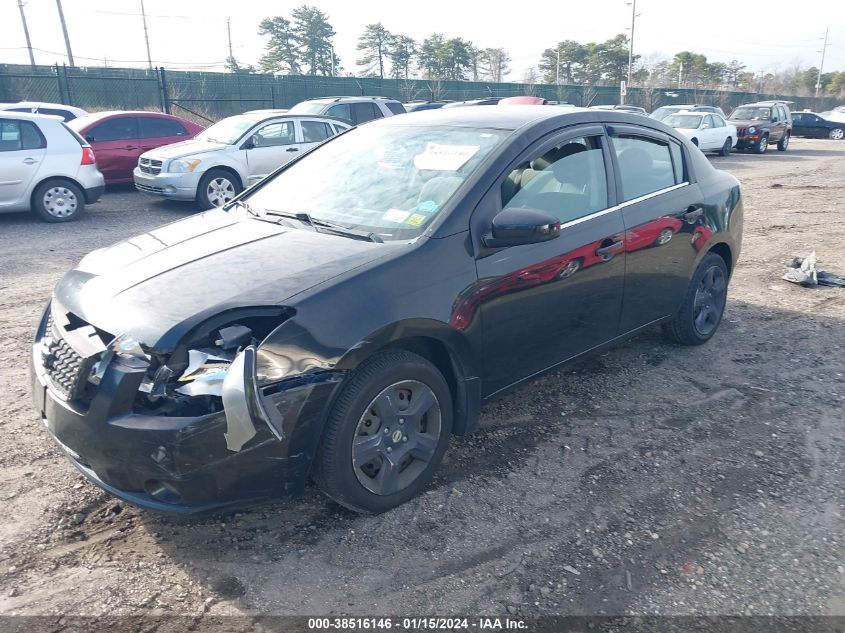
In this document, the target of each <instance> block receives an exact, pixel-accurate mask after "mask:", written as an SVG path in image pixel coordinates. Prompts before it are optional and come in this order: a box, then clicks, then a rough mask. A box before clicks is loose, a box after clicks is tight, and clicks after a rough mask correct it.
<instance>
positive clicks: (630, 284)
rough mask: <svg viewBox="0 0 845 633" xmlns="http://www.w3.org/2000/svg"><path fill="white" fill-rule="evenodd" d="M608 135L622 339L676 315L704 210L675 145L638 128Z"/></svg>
mask: <svg viewBox="0 0 845 633" xmlns="http://www.w3.org/2000/svg"><path fill="white" fill-rule="evenodd" d="M609 130H610V132H611V144H612V147H613V154H614V158H615V162H616V172H617V186H618V189H619V197H620V200H621V207H622V220H623V221H624V224H625V251H626V262H625V300H624V304H623V309H622V318H621V321H620V330H621V332H622V333H625V332H629V331H632V330H635V329H637V328H639V327H641V326H643V325H646V324H648V323H651V322H652V321H655V320H657V319H661V318H663V317H665V316H669V315H672V314H674V313H675V312H676V310H677V309H678V306H679V305H680V302H681V299H682V298H683V295H684V292H686V289H687V286H688V284H689V279H690V277H691V276H692V268H693V265H694V263H695V259H696V254H697V252H698V251H697V250H696V246H697V245H699V243H698V241H697V240H698V239H699V238H700V235H699V234H697V233H696V229H697V228H698V227H700V225H701V223H702V222H703V221H704V209H703V208H702V207H701V206H700V201H701V196H700V192H699V188H698V185H696V184H690V182H689V180H688V179H687V177H686V170H685V165H684V159H683V149H682V147H681V145H680V144H679V143H677V142H676V141H674V140H673V139H671V138H670V137H669V136H667V135H663V134H661V133H660V132H657V131H654V132H652V131H645V130H643V129H642V128H630V127H626V126H623V125H614V126H611V127H610V128H609ZM700 230H701V229H700V228H699V231H700Z"/></svg>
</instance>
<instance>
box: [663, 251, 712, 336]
mask: <svg viewBox="0 0 845 633" xmlns="http://www.w3.org/2000/svg"><path fill="white" fill-rule="evenodd" d="M727 294H728V268H727V266H726V265H725V260H724V259H722V258H721V257H720V256H719V255H717V254H716V253H708V254H707V255H705V256H704V259H702V260H701V263H700V264H699V265H698V268H696V269H695V274H694V275H693V276H692V280H691V281H690V285H689V287H688V288H687V293H686V295H685V297H684V301H683V303H682V304H681V308H680V310H678V313H677V314H676V315H675V317H674V318H673V319H672V320H671V321H668V322H667V323H664V324H663V331H664V333H665V334H666V335H667V336H668V337H669V338H670V339H671V340H673V341H675V342H676V343H680V344H681V345H701V344H702V343H706V342H707V341H709V340H710V338H711V337H712V336H713V335H714V334H715V333H716V330H717V329H719V324H720V323H721V322H722V315H723V314H724V311H725V302H726V300H727Z"/></svg>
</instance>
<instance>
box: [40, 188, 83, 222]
mask: <svg viewBox="0 0 845 633" xmlns="http://www.w3.org/2000/svg"><path fill="white" fill-rule="evenodd" d="M32 210H33V211H34V212H35V215H37V216H38V217H39V218H40V219H41V220H43V221H44V222H53V223H55V222H71V221H73V220H78V219H79V217H80V216H81V215H82V214H83V213H84V212H85V195H84V194H83V193H82V190H81V189H80V188H79V187H77V186H76V185H75V184H73V183H71V182H68V181H66V180H50V181H47V182H44V183H41V184H40V185H38V187H37V188H36V189H35V193H33V194H32Z"/></svg>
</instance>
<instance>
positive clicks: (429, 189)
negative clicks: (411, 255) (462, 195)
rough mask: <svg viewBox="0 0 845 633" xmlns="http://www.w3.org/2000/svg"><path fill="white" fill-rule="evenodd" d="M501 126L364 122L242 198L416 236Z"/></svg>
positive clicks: (383, 234)
mask: <svg viewBox="0 0 845 633" xmlns="http://www.w3.org/2000/svg"><path fill="white" fill-rule="evenodd" d="M508 134H510V132H509V131H502V130H488V129H474V128H463V127H416V126H398V125H389V126H369V125H368V126H364V127H361V128H357V129H355V130H352V131H350V132H347V133H345V134H342V135H340V136H338V137H336V138H335V139H333V140H331V141H329V142H327V143H325V144H324V145H321V146H319V147H318V148H317V149H315V150H313V151H312V152H310V153H309V154H308V155H307V156H305V157H303V158H302V159H301V160H299V161H297V162H296V163H294V164H293V165H291V166H290V167H288V168H287V169H285V170H284V171H282V172H281V173H279V174H278V175H277V176H276V177H275V178H273V179H272V180H271V181H269V182H267V183H266V184H265V185H264V186H262V187H261V188H259V189H258V190H257V191H256V192H255V193H254V194H252V195H249V196H248V197H247V200H248V203H249V205H250V206H251V207H252V208H253V209H255V210H256V211H257V212H258V213H259V214H264V215H272V214H273V212H276V213H278V214H285V215H289V214H297V213H307V214H309V215H310V216H311V218H312V219H313V220H314V222H315V223H316V222H317V221H318V220H325V221H328V222H332V223H334V224H337V225H342V226H343V227H344V228H347V229H355V230H360V231H367V232H371V233H374V234H376V235H377V236H378V237H380V238H381V239H382V240H385V241H387V240H407V239H413V238H415V237H417V236H418V235H420V234H421V233H422V232H423V231H424V230H425V229H426V227H427V226H428V225H429V224H430V223H431V221H432V220H433V219H434V218H435V217H436V216H437V214H438V213H439V212H440V210H441V209H442V208H443V206H444V205H445V204H446V202H447V201H448V200H449V199H450V198H451V197H452V195H453V194H454V193H455V191H456V190H457V189H458V187H460V186H461V185H462V184H463V183H464V181H466V179H467V178H468V177H469V176H470V174H472V173H473V172H474V171H475V170H476V169H477V168H478V165H479V164H480V163H481V161H482V160H483V159H484V158H485V157H486V156H487V155H488V154H489V153H490V152H491V151H492V150H493V149H494V148H495V147H496V146H497V145H499V144H500V143H501V142H502V140H503V139H504V138H505V137H506V136H507V135H508Z"/></svg>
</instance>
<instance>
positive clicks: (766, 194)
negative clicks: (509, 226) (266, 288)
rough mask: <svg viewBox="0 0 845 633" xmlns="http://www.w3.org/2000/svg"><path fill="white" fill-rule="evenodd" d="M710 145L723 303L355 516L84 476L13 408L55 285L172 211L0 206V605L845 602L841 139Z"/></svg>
mask: <svg viewBox="0 0 845 633" xmlns="http://www.w3.org/2000/svg"><path fill="white" fill-rule="evenodd" d="M713 161H714V163H715V164H716V165H717V166H718V167H720V168H722V169H726V170H728V171H730V172H732V173H733V174H735V175H736V176H737V177H738V178H740V180H742V182H743V186H744V195H745V201H746V202H745V204H746V207H745V208H746V229H745V240H744V248H743V252H742V258H741V262H740V264H739V266H738V268H737V270H736V274H735V276H734V279H733V282H732V285H731V291H730V301H729V303H728V309H727V313H726V316H725V321H724V323H723V325H722V328H721V329H720V331H719V333H718V334H717V335H716V337H715V338H714V339H713V340H712V341H711V342H710V343H709V344H708V345H706V346H704V347H701V348H697V349H679V348H677V347H674V346H672V345H670V344H668V343H667V342H664V340H663V339H662V338H661V336H660V333H659V331H654V332H649V333H647V334H645V335H643V336H640V337H638V338H636V339H634V340H632V341H630V342H629V343H627V344H625V345H624V346H622V347H621V348H618V349H615V350H613V351H611V352H609V353H606V354H604V355H602V356H600V357H597V358H594V359H591V360H589V361H585V362H582V363H581V364H579V365H577V366H574V367H570V368H567V369H566V370H563V371H560V372H557V373H554V374H552V375H549V376H547V377H545V378H543V379H541V380H538V381H537V382H535V383H533V384H531V385H529V386H526V387H524V388H522V389H520V390H518V391H516V392H515V393H513V394H511V395H509V396H508V397H506V398H504V399H502V400H500V401H498V402H496V403H494V404H492V405H490V406H488V407H486V408H485V409H484V411H483V420H482V427H481V430H480V432H478V433H477V434H475V435H474V436H472V437H470V438H467V439H465V440H462V441H455V442H454V443H453V445H452V447H451V449H450V451H449V453H448V454H447V458H446V462H445V464H444V466H443V468H442V470H441V473H440V474H439V476H438V477H437V479H436V481H435V483H434V484H433V485H432V486H431V487H430V489H429V490H428V492H427V493H426V494H424V495H423V496H421V497H420V498H418V499H417V500H415V501H413V502H411V503H409V504H407V505H405V506H403V507H401V508H399V509H397V510H394V511H392V512H389V513H387V514H384V515H381V516H376V517H362V516H357V515H354V514H352V513H350V512H347V511H345V510H343V509H341V508H339V507H338V506H337V505H335V504H333V503H331V502H329V501H327V500H326V499H324V498H323V497H322V496H321V495H320V494H319V493H317V492H316V491H315V490H313V489H310V490H309V491H308V492H307V494H306V495H305V496H304V497H303V498H300V499H297V500H293V501H285V502H279V503H275V504H270V505H263V506H260V507H256V508H253V509H250V510H247V511H242V512H240V513H238V514H234V515H232V514H229V515H226V516H217V517H206V518H202V519H192V520H188V521H178V522H177V521H174V520H172V519H168V518H166V517H161V516H158V515H154V514H151V513H149V512H144V511H140V510H137V509H135V508H133V507H131V506H128V505H126V504H124V503H122V502H118V501H116V500H115V499H113V498H111V497H109V496H108V495H107V494H105V493H103V492H100V491H99V489H97V488H95V487H94V486H92V485H90V484H88V483H87V482H85V481H84V480H83V479H82V477H81V476H80V475H79V474H78V473H77V472H76V471H75V470H74V468H73V467H72V466H71V465H70V464H68V463H67V462H66V461H65V459H64V458H63V457H62V456H61V455H60V454H59V451H58V450H57V449H56V448H55V446H54V445H53V443H52V442H51V441H50V440H49V439H48V437H47V436H46V434H45V432H44V430H43V428H42V426H41V423H40V422H39V421H38V419H37V417H36V415H35V411H34V410H33V407H32V405H31V403H30V397H29V393H28V388H27V377H26V376H27V369H26V363H27V354H28V353H29V344H30V337H31V335H32V331H33V326H34V323H35V321H36V319H37V317H38V315H39V313H40V310H41V308H42V306H43V304H44V301H45V300H46V298H47V297H48V295H49V293H50V290H51V288H52V286H53V284H54V283H55V282H56V281H57V280H58V278H59V277H60V275H61V274H62V273H63V272H64V271H65V270H66V269H67V268H69V267H71V266H73V265H74V264H75V263H76V262H77V261H78V260H79V259H80V258H81V257H82V255H83V254H85V253H86V252H87V251H89V250H91V249H94V248H97V247H99V246H103V245H106V244H109V243H111V242H114V241H116V240H119V239H121V238H123V237H126V236H130V235H133V234H136V233H139V232H142V231H145V230H147V229H149V228H152V227H155V226H158V225H160V224H162V223H164V222H168V221H172V220H176V219H179V218H181V217H184V216H186V215H188V214H190V213H191V212H192V211H193V209H192V208H191V207H190V206H189V205H179V204H173V203H166V202H161V201H157V200H154V199H152V198H149V197H146V196H143V195H141V194H137V193H135V192H134V191H131V190H128V189H124V190H118V191H112V192H109V193H107V194H106V195H105V197H104V198H103V200H102V202H101V203H99V204H97V205H95V206H93V207H91V208H90V212H89V213H88V215H87V216H86V217H85V219H84V220H83V221H81V222H78V223H74V224H70V225H66V226H49V225H45V224H42V223H39V222H37V221H35V220H34V219H32V218H31V217H29V216H28V215H24V214H19V215H18V214H16V215H6V216H0V325H2V327H0V424H2V427H0V428H2V434H0V465H2V469H0V501H2V503H3V512H4V520H3V521H2V523H0V543H2V549H1V550H0V614H7V615H8V614H33V615H34V614H59V613H71V614H90V615H100V614H111V615H115V614H149V613H154V614H204V613H207V614H257V613H262V614H269V613H272V614H335V613H351V614H366V615H373V614H397V613H398V614H440V615H452V614H456V613H462V614H470V613H485V614H509V613H510V614H518V615H526V616H530V615H543V614H558V613H565V614H605V613H606V614H625V613H648V614H700V613H706V614H760V615H766V614H781V615H786V614H819V615H821V614H840V615H845V567H844V566H845V530H843V526H845V523H843V506H845V462H843V455H845V424H843V423H844V422H845V413H843V411H845V351H843V350H845V327H843V326H845V290H842V289H831V288H828V289H814V290H811V289H804V288H800V287H797V286H794V285H791V284H788V283H787V282H784V281H781V280H780V276H781V274H782V273H783V272H784V267H783V266H784V262H785V261H787V260H789V259H790V258H792V257H793V256H796V255H804V254H806V253H808V252H809V251H811V250H813V249H815V251H816V253H817V255H818V258H819V268H821V269H823V270H829V271H832V272H839V273H845V227H843V223H842V217H843V216H845V200H844V199H843V196H842V192H843V191H845V142H840V143H836V142H830V141H809V140H796V141H794V142H793V144H792V146H791V147H790V148H789V151H788V152H787V153H785V154H782V153H779V152H776V151H772V152H770V153H769V154H767V155H764V156H750V155H734V156H731V157H728V158H724V159H723V158H714V159H713Z"/></svg>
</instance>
